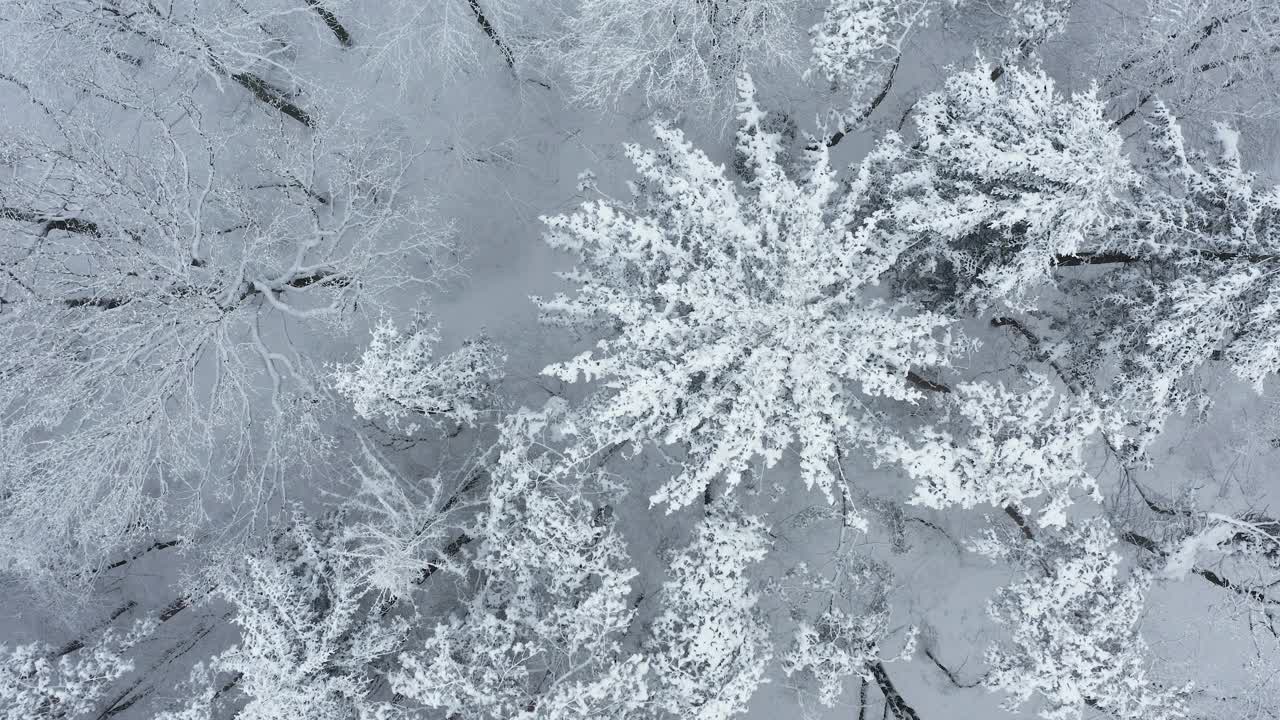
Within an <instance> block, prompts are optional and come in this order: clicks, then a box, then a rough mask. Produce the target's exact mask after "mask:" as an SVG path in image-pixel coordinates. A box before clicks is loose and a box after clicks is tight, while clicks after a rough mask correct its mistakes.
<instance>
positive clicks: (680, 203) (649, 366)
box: [540, 77, 949, 508]
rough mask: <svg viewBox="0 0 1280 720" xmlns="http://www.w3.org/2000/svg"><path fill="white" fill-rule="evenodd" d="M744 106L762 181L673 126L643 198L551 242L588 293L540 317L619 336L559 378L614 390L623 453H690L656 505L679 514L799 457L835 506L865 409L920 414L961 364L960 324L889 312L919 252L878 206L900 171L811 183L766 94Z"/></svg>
mask: <svg viewBox="0 0 1280 720" xmlns="http://www.w3.org/2000/svg"><path fill="white" fill-rule="evenodd" d="M740 91H741V101H740V103H739V114H740V119H741V128H740V129H739V131H738V151H739V154H740V156H741V157H743V158H744V159H745V165H746V167H747V168H748V169H749V170H750V173H749V174H750V176H751V178H752V179H751V180H750V181H749V182H745V183H739V182H736V181H735V180H734V179H732V178H730V177H728V176H726V174H725V170H724V168H723V167H722V166H720V165H717V164H715V163H714V162H712V161H711V159H710V158H708V157H707V156H706V155H705V154H703V153H702V152H700V151H698V150H696V149H694V148H693V147H692V146H691V145H690V144H689V142H688V141H686V140H685V139H684V137H683V135H682V134H681V133H680V132H679V131H677V130H673V129H671V128H668V127H666V126H662V125H659V126H657V127H656V128H655V130H654V134H655V136H656V137H657V139H658V143H659V145H658V147H657V148H655V149H648V148H643V147H639V146H628V148H627V153H628V155H629V156H630V158H631V160H632V162H633V163H634V164H635V166H636V168H637V170H638V171H639V173H640V175H641V178H642V181H641V182H640V183H639V184H638V190H639V193H640V195H639V197H637V198H636V199H635V200H634V201H633V202H623V201H619V200H615V199H612V198H609V197H604V198H603V199H600V200H597V201H593V202H588V203H585V204H584V205H583V206H582V207H581V208H579V209H578V210H577V211H576V212H574V213H572V214H569V215H562V216H558V217H553V218H548V219H547V220H546V222H547V224H548V226H549V227H550V233H549V236H548V242H550V243H551V245H552V246H554V247H556V248H559V249H562V250H567V251H570V252H573V253H575V254H576V255H577V257H578V259H579V261H580V264H579V265H578V267H577V268H575V269H574V270H573V271H572V272H570V273H568V274H566V277H567V278H568V279H569V280H571V281H572V282H574V283H575V284H576V285H577V286H578V288H577V291H576V293H574V294H573V295H557V296H556V297H554V298H552V299H547V300H542V301H540V305H541V308H542V310H543V313H544V316H545V317H546V319H548V320H550V321H553V322H562V323H574V324H581V325H589V324H592V323H599V324H600V325H603V326H604V327H605V328H606V329H607V330H608V331H609V334H608V335H607V336H606V337H605V338H604V339H602V340H601V341H600V342H599V343H598V347H597V349H596V350H594V351H591V352H587V353H584V354H582V355H580V356H578V357H576V358H574V359H572V360H569V361H567V362H563V363H559V364H557V365H553V366H551V367H549V368H547V370H546V371H545V372H547V373H549V374H552V375H555V376H556V377H559V378H561V379H564V380H569V381H573V380H577V379H578V378H579V377H583V378H586V379H587V380H594V379H599V380H600V381H601V389H600V391H599V392H600V400H599V402H598V403H597V410H596V411H595V412H594V413H593V416H592V418H591V424H592V426H593V428H594V430H595V431H596V432H597V433H598V434H599V435H600V436H602V437H603V438H605V441H606V442H641V441H646V440H649V441H654V442H658V443H665V444H677V443H679V444H684V445H686V446H687V448H688V459H687V461H686V463H685V466H684V468H683V471H682V472H681V473H680V474H679V476H677V477H675V478H673V479H672V480H671V481H670V482H668V483H666V484H664V485H663V486H662V488H661V489H660V490H659V491H658V493H657V494H655V495H654V496H653V499H654V500H655V501H665V502H668V503H670V505H671V506H672V508H676V507H680V506H683V505H687V504H689V503H690V502H692V501H693V500H694V499H695V498H697V497H699V496H700V495H701V493H702V491H703V489H704V488H705V487H707V485H708V484H709V483H711V482H712V481H713V479H715V478H717V477H721V476H723V477H725V478H726V479H727V481H728V483H729V485H730V486H733V485H735V484H737V482H738V481H739V479H740V478H741V476H742V475H743V473H745V472H746V471H747V470H748V467H749V465H750V463H751V462H752V461H753V460H755V459H763V461H764V463H765V465H766V466H772V465H773V464H775V463H777V462H778V461H779V460H780V459H781V458H782V457H783V454H784V453H785V452H786V451H787V450H788V449H790V448H791V447H792V446H798V449H799V454H800V466H801V475H802V477H803V479H804V481H805V482H806V483H807V484H808V485H810V486H812V485H815V484H816V485H817V486H819V487H820V488H821V489H822V490H823V492H824V493H826V495H827V496H828V498H834V497H836V496H837V495H839V494H840V493H842V492H843V490H842V489H840V488H838V487H837V486H836V485H837V482H836V478H835V476H834V474H833V473H832V471H831V463H832V462H834V461H835V460H836V459H837V455H838V451H837V448H838V447H839V445H840V443H841V442H843V441H845V440H846V438H848V437H849V436H850V433H851V432H852V429H853V427H854V423H855V422H856V421H854V420H853V419H852V416H853V414H854V412H855V410H856V403H857V402H858V399H859V398H860V397H864V396H872V397H876V396H878V397H885V398H891V399H896V400H907V401H911V400H916V399H918V398H920V397H921V396H922V393H921V391H920V390H918V389H916V388H914V387H913V386H912V385H911V384H909V383H908V377H909V375H910V374H911V373H912V372H913V369H915V368H922V367H926V366H931V365H937V364H942V363H945V362H946V359H947V354H948V350H949V344H948V338H949V336H948V335H947V333H946V332H945V330H944V328H945V326H946V324H947V321H946V319H945V318H944V317H942V316H940V315H937V314H934V313H928V312H920V313H911V312H908V311H907V310H906V309H905V308H903V307H901V306H899V305H897V304H895V303H891V302H886V301H884V300H882V299H879V298H878V297H876V295H875V291H874V288H875V286H876V285H877V284H878V283H879V280H880V277H881V275H883V274H884V273H885V272H887V271H888V270H889V269H890V268H891V267H892V266H893V265H894V263H895V261H896V260H897V258H898V256H899V254H900V253H901V252H902V251H903V250H904V249H905V248H906V246H907V244H908V243H909V242H910V240H909V239H907V238H905V237H904V236H902V235H901V234H899V233H895V232H892V231H891V230H889V229H886V227H885V223H886V215H887V210H886V209H874V208H872V209H869V208H868V207H867V206H868V205H871V204H872V200H873V199H874V198H875V197H876V195H877V193H876V190H875V189H874V188H872V187H869V179H868V178H869V174H870V166H871V165H872V164H873V163H876V162H883V158H881V157H879V156H877V157H873V158H871V159H869V160H868V161H867V163H865V164H863V165H861V166H858V167H856V168H854V169H853V173H852V174H853V177H852V178H850V179H849V181H848V182H847V183H846V182H843V181H842V180H841V179H840V178H839V176H838V175H837V173H836V172H835V171H834V170H832V168H831V167H830V166H829V165H828V162H827V155H826V151H825V149H819V150H816V151H813V152H812V153H811V154H810V155H809V156H808V157H807V158H806V159H805V162H804V168H803V170H802V171H801V172H800V173H799V177H794V176H792V175H790V174H788V173H787V171H786V170H785V169H784V162H785V158H784V150H783V148H782V147H781V143H780V142H779V138H778V136H777V135H776V134H772V133H769V132H766V131H765V130H764V129H763V128H762V127H761V121H762V120H763V118H764V117H765V113H763V112H762V111H761V110H760V109H759V108H758V107H757V106H756V103H755V100H754V96H753V86H752V84H751V81H750V79H749V78H745V77H744V78H743V79H742V80H741V84H740ZM912 377H915V378H916V379H917V380H918V379H919V378H918V376H912Z"/></svg>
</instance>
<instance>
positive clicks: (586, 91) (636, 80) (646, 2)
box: [553, 0, 812, 112]
mask: <svg viewBox="0 0 1280 720" xmlns="http://www.w3.org/2000/svg"><path fill="white" fill-rule="evenodd" d="M811 4H812V2H811V0H802V1H801V2H796V0H576V2H575V3H574V4H573V9H572V10H571V11H570V13H569V15H568V17H567V18H566V19H565V21H564V23H563V29H562V31H561V37H560V38H559V39H558V41H557V42H556V44H555V46H554V49H553V52H554V53H555V55H556V57H557V58H558V59H559V62H560V63H561V64H562V65H563V67H564V72H565V74H566V75H567V76H568V78H569V80H570V81H571V83H572V85H573V90H574V93H575V97H576V98H577V99H578V101H579V102H583V103H588V104H591V105H596V106H599V105H614V104H617V103H618V102H619V101H620V100H621V99H622V98H623V97H624V96H625V95H626V94H628V93H632V92H635V93H638V94H639V95H640V96H641V97H642V98H643V99H644V100H645V101H647V103H648V104H650V105H651V106H654V107H657V108H661V109H665V110H689V109H691V108H697V109H701V110H703V111H712V112H714V111H718V110H722V109H724V108H726V107H727V106H728V105H729V104H730V103H731V102H732V99H733V97H734V92H735V84H734V83H735V80H736V78H737V77H738V76H739V75H741V74H742V73H744V72H751V73H754V74H756V75H765V74H768V73H770V72H780V73H788V74H790V75H792V76H798V75H799V74H800V72H801V69H802V65H803V56H802V50H803V44H802V41H801V39H802V37H803V34H804V32H803V29H802V27H801V26H800V24H799V23H800V22H801V13H802V12H803V10H804V9H805V8H806V7H807V6H809V5H811Z"/></svg>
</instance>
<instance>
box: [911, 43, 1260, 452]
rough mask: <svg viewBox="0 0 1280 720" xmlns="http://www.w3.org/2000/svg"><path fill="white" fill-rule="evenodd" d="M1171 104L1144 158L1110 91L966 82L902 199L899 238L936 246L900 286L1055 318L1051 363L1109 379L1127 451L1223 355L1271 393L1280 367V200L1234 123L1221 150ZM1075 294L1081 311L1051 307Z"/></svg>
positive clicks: (1085, 380)
mask: <svg viewBox="0 0 1280 720" xmlns="http://www.w3.org/2000/svg"><path fill="white" fill-rule="evenodd" d="M1153 107H1154V110H1155V113H1154V117H1153V119H1152V121H1151V127H1150V137H1149V142H1148V143H1147V144H1146V146H1145V147H1143V148H1141V149H1140V151H1139V152H1138V153H1136V158H1137V159H1136V160H1135V159H1134V157H1135V156H1134V155H1131V154H1130V153H1128V152H1126V150H1125V147H1124V141H1123V138H1122V136H1121V135H1120V133H1119V132H1118V131H1117V130H1116V128H1115V126H1114V123H1112V122H1111V121H1110V120H1108V119H1107V117H1106V114H1105V110H1104V106H1103V104H1102V103H1101V102H1100V101H1099V100H1098V98H1097V96H1096V94H1094V93H1092V92H1090V93H1086V94H1083V95H1075V96H1072V97H1070V98H1067V97H1064V96H1062V95H1061V94H1059V93H1057V92H1056V91H1055V89H1054V87H1053V83H1052V81H1050V80H1049V79H1048V77H1047V76H1046V75H1045V74H1044V73H1043V71H1041V70H1038V69H1035V68H1032V69H1024V68H1018V67H1007V68H1005V69H1004V71H1003V72H1002V73H1001V74H1000V75H999V76H998V77H993V75H992V73H991V72H989V69H988V67H981V66H980V67H978V68H975V69H973V70H969V71H964V72H961V73H958V74H957V75H955V76H953V77H952V78H951V79H949V80H948V82H947V85H946V88H945V89H944V90H943V91H942V92H939V93H936V94H934V95H931V96H929V97H928V98H926V99H925V100H923V101H921V103H920V104H919V106H918V111H917V116H916V121H917V133H918V136H919V137H918V139H917V140H916V141H915V142H914V143H913V144H912V146H911V147H910V148H902V152H901V155H900V157H901V158H903V162H902V163H901V164H900V165H898V166H897V167H896V168H895V169H894V170H893V171H892V172H894V173H895V176H894V178H893V179H892V181H891V182H892V185H891V190H889V191H888V192H887V193H886V202H890V203H892V206H893V218H894V222H895V223H896V225H897V227H898V228H899V230H900V231H901V232H905V233H909V234H911V235H914V236H917V237H919V238H921V240H922V242H920V243H918V244H916V245H914V246H913V247H912V249H911V250H910V251H909V252H908V253H907V254H906V255H905V256H904V258H903V262H901V263H900V264H899V265H898V267H897V269H896V271H897V273H898V278H899V282H898V289H899V290H900V291H901V292H903V293H904V294H905V295H906V296H907V297H910V298H913V299H914V300H915V301H917V302H919V303H922V304H924V305H926V306H928V307H941V308H943V309H945V310H948V311H951V312H954V313H959V312H962V311H964V310H969V311H982V310H986V309H989V308H992V307H994V306H997V305H1005V306H1008V307H1013V308H1015V309H1021V310H1024V311H1029V312H1030V313H1031V314H1032V315H1040V316H1048V317H1049V318H1050V319H1051V322H1050V323H1049V326H1050V330H1051V332H1052V334H1051V336H1048V337H1045V338H1043V341H1044V342H1043V343H1040V341H1039V340H1036V341H1035V342H1036V343H1038V344H1040V350H1039V351H1037V354H1040V355H1043V353H1044V352H1050V351H1051V353H1052V354H1055V355H1057V356H1058V357H1061V358H1064V360H1063V361H1062V362H1055V363H1053V364H1054V365H1055V366H1056V367H1055V369H1056V370H1059V371H1060V372H1062V373H1065V374H1066V376H1065V377H1063V378H1062V379H1063V380H1064V381H1066V382H1067V383H1068V384H1082V385H1084V386H1085V387H1086V388H1087V387H1088V386H1089V385H1091V384H1093V383H1095V382H1105V383H1106V384H1105V385H1103V387H1101V388H1100V390H1099V392H1098V393H1097V395H1098V396H1105V397H1107V398H1108V401H1109V402H1110V403H1112V404H1113V406H1115V407H1116V408H1118V409H1119V410H1120V411H1122V412H1123V413H1126V414H1127V420H1128V421H1129V423H1130V425H1131V428H1132V429H1130V430H1126V431H1125V433H1124V434H1125V435H1127V436H1128V437H1127V438H1119V437H1113V438H1112V442H1113V444H1115V445H1116V446H1117V447H1123V448H1126V453H1127V454H1129V453H1134V452H1137V451H1140V450H1141V449H1142V448H1143V447H1145V446H1146V445H1147V444H1148V443H1149V441H1150V440H1151V438H1152V437H1153V436H1154V434H1155V433H1156V432H1158V430H1159V428H1160V427H1161V426H1162V424H1163V422H1164V419H1165V418H1166V417H1167V416H1168V415H1169V414H1170V413H1173V412H1180V411H1185V410H1186V409H1188V408H1189V407H1190V406H1192V404H1193V403H1195V402H1197V397H1196V396H1195V394H1194V393H1192V392H1191V391H1190V390H1189V385H1190V384H1191V383H1190V382H1189V380H1190V378H1192V376H1193V375H1194V374H1195V373H1196V372H1197V371H1198V370H1199V369H1200V368H1202V367H1203V366H1204V365H1205V364H1206V363H1207V362H1209V361H1210V360H1212V359H1222V360H1226V361H1228V362H1230V363H1231V364H1232V367H1233V369H1234V370H1235V372H1236V373H1237V374H1238V375H1239V376H1240V377H1241V378H1242V379H1244V380H1248V381H1250V382H1252V383H1254V384H1255V385H1259V384H1260V383H1261V382H1262V380H1263V379H1264V378H1266V377H1267V376H1268V375H1269V374H1270V373H1272V372H1274V371H1275V369H1276V368H1277V367H1280V341H1277V337H1278V336H1277V328H1280V324H1278V323H1277V322H1276V319H1277V318H1276V308H1277V307H1280V304H1278V301H1277V300H1276V298H1277V297H1280V295H1277V294H1276V292H1277V291H1276V290H1275V289H1274V283H1273V282H1272V277H1273V272H1272V268H1273V265H1274V264H1275V262H1276V258H1277V257H1280V252H1277V249H1278V248H1277V246H1278V245H1280V243H1278V242H1277V234H1276V229H1275V228H1276V227H1277V221H1276V218H1277V208H1280V192H1278V191H1276V190H1275V189H1261V188H1259V187H1257V185H1258V183H1257V180H1256V178H1255V176H1254V175H1253V174H1252V173H1249V172H1247V171H1245V170H1244V169H1243V168H1242V164H1241V159H1240V151H1239V138H1238V135H1237V133H1235V132H1234V131H1232V130H1231V129H1229V128H1227V127H1226V126H1221V125H1219V126H1218V127H1217V128H1216V134H1217V140H1218V144H1219V147H1220V151H1219V153H1217V154H1216V155H1215V156H1213V157H1206V154H1205V153H1203V152H1198V151H1196V150H1194V149H1192V148H1190V147H1188V143H1187V141H1186V140H1185V138H1184V136H1183V134H1182V131H1181V128H1180V127H1179V125H1178V123H1177V122H1176V120H1175V119H1174V118H1173V116H1172V115H1171V114H1170V113H1169V111H1168V110H1167V108H1165V107H1164V106H1163V105H1162V104H1160V103H1156V104H1155V105H1154V106H1153ZM887 142H888V143H889V144H890V145H891V146H893V147H895V148H896V147H899V145H898V143H899V142H900V141H899V140H898V139H897V138H896V137H890V138H889V140H888V141H887ZM1075 268H1089V273H1090V274H1087V275H1085V274H1083V273H1080V272H1079V271H1076V270H1074V269H1075ZM1073 273H1074V274H1073ZM1064 295H1065V299H1060V300H1058V301H1057V302H1058V304H1060V305H1061V306H1063V307H1070V308H1072V310H1071V311H1070V312H1067V313H1055V312H1053V310H1052V309H1050V308H1048V307H1044V308H1036V303H1037V300H1038V299H1041V298H1043V297H1048V296H1053V297H1056V298H1064ZM1015 325H1016V322H1015V323H1013V324H1009V326H1010V327H1014V326H1015ZM1042 359H1043V358H1042ZM1117 369H1118V370H1119V372H1118V373H1117V372H1116V370H1117ZM1104 378H1110V379H1108V380H1104Z"/></svg>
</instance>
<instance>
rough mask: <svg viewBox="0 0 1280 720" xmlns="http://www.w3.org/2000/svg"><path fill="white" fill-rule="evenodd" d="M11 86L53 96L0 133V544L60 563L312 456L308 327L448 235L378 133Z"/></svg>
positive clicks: (399, 276) (356, 304)
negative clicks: (213, 118) (217, 116)
mask: <svg viewBox="0 0 1280 720" xmlns="http://www.w3.org/2000/svg"><path fill="white" fill-rule="evenodd" d="M133 89H134V90H137V87H136V86H133ZM29 91H30V100H31V101H32V102H33V103H37V104H41V103H43V104H45V105H47V106H48V107H50V108H59V109H58V110H50V112H49V113H48V114H46V113H43V112H35V113H29V114H28V115H29V117H30V123H29V125H28V126H18V127H16V128H15V129H14V130H13V131H12V132H9V133H6V135H5V138H4V140H3V141H0V143H2V144H3V148H4V149H3V151H0V158H3V162H4V163H5V172H4V179H3V181H0V233H2V234H0V262H2V263H3V265H4V268H5V272H4V273H3V274H0V298H2V299H3V301H2V302H0V308H2V310H0V316H2V317H3V322H0V378H3V382H0V412H3V417H4V418H5V420H4V425H5V431H4V433H3V436H2V437H0V443H2V444H3V446H4V447H3V450H0V456H3V457H5V459H6V468H5V469H4V471H0V485H2V492H3V494H4V495H5V496H6V498H7V499H6V502H5V504H4V508H3V509H0V528H2V529H0V533H3V537H4V538H5V541H4V543H3V546H4V549H3V551H0V554H2V555H3V561H2V562H3V564H4V566H5V567H6V568H9V569H13V570H17V571H19V572H21V573H23V574H27V575H33V576H39V575H47V574H49V573H50V572H53V573H54V574H58V573H59V571H58V570H57V569H58V568H60V567H62V568H65V570H66V572H65V573H62V574H61V578H60V580H59V583H58V584H65V581H67V580H68V578H70V577H71V576H73V575H75V574H76V573H80V575H79V577H80V578H81V579H82V580H88V579H91V578H92V574H91V573H83V572H82V571H83V570H85V569H92V568H93V567H94V565H95V564H96V563H97V562H98V561H99V560H100V559H102V558H103V557H104V556H105V554H107V553H110V552H111V551H112V550H114V549H115V548H117V547H118V546H119V544H120V543H121V542H122V540H123V536H124V535H125V534H126V533H128V532H130V528H135V529H136V528H141V527H143V526H144V525H145V524H146V523H148V522H153V521H154V520H155V519H156V516H157V514H158V513H160V512H161V511H174V512H179V513H192V512H194V514H195V518H196V520H197V521H199V516H200V511H201V508H200V507H199V504H200V503H205V502H209V503H222V502H227V501H231V500H234V499H235V498H237V497H241V496H243V494H244V493H243V489H244V488H251V489H252V493H253V495H254V496H255V498H258V497H269V496H270V495H271V494H272V492H273V490H274V489H275V488H276V487H277V486H278V484H279V483H280V482H282V481H283V479H284V478H283V473H284V471H285V470H286V469H287V468H289V467H293V466H295V464H297V463H314V462H317V461H319V460H321V459H322V457H323V451H324V447H325V440H324V437H323V433H322V432H321V429H320V427H319V424H320V423H321V422H322V420H323V418H324V417H325V412H326V408H327V407H328V403H327V400H326V399H325V392H324V388H323V386H322V385H321V384H319V383H316V382H315V381H314V379H313V376H315V375H317V374H318V373H317V368H314V367H312V366H311V363H310V362H309V360H308V358H307V350H308V347H309V346H308V341H314V340H315V339H316V338H324V337H327V336H332V334H333V333H335V332H340V331H341V330H342V328H343V327H344V326H345V324H346V323H347V321H348V320H349V319H350V318H351V317H352V316H353V315H354V314H355V313H363V312H366V311H370V312H373V313H377V311H378V310H377V308H378V307H379V306H380V304H381V302H382V300H383V299H384V298H385V297H386V293H388V292H392V291H397V290H398V289H402V288H410V287H422V286H423V285H424V284H430V283H431V282H432V281H433V279H434V278H436V277H439V275H438V274H437V270H436V269H435V268H433V266H432V265H431V264H430V259H431V257H432V253H433V252H435V251H436V250H438V249H440V248H442V247H444V246H445V245H446V244H447V243H448V241H449V237H450V234H449V230H448V228H447V226H444V225H442V224H439V223H436V222H435V221H434V220H433V219H432V216H431V214H430V212H429V210H428V208H427V207H425V205H424V204H423V203H422V202H420V201H418V200H416V199H412V198H410V197H406V196H404V195H402V194H401V192H402V190H404V188H405V187H406V185H407V177H408V174H409V173H410V172H411V168H412V167H413V166H414V162H415V157H416V154H415V153H413V152H409V151H407V150H405V149H404V148H402V147H398V146H397V145H396V144H395V143H394V142H392V139H391V138H386V137H371V138H368V139H366V140H359V141H357V140H355V139H353V138H351V136H350V134H349V130H350V128H348V127H345V126H343V125H339V124H336V122H335V123H333V124H331V126H330V127H329V128H326V129H325V130H323V131H320V132H317V133H315V134H311V135H309V136H299V135H295V134H293V133H292V131H291V129H286V128H282V127H281V125H280V122H279V121H278V120H267V121H257V122H245V123H235V124H234V125H237V126H236V127H221V126H217V125H215V124H214V123H206V122H205V121H204V119H203V118H204V115H203V114H202V113H201V111H200V108H199V107H198V106H196V105H195V104H194V98H191V97H186V96H184V95H182V94H181V93H179V94H178V95H177V96H176V97H169V96H163V95H162V96H160V97H159V98H147V97H143V98H139V101H140V102H141V101H143V100H145V101H146V104H143V105H141V106H138V107H136V108H135V107H134V106H132V105H129V106H127V107H126V108H124V109H121V108H119V107H116V106H115V105H112V104H111V103H108V102H106V101H100V100H98V99H96V98H93V97H90V98H88V99H86V100H84V101H83V102H77V103H65V101H64V99H62V96H61V91H60V90H58V89H57V88H54V89H53V90H49V91H48V92H45V90H44V89H43V87H38V86H35V85H32V86H30V87H29ZM170 100H172V101H173V102H174V103H175V104H176V107H177V108H179V109H178V110H175V111H174V112H175V116H174V117H172V118H171V117H168V116H167V115H166V114H165V113H164V112H162V111H161V109H160V108H161V107H162V106H163V105H164V103H166V102H168V101H170ZM64 107H65V108H66V109H65V110H63V109H62V108H64ZM94 108H96V109H98V110H99V111H101V112H103V113H105V114H106V116H108V117H116V116H118V115H121V114H123V115H125V116H127V118H128V120H129V122H131V123H132V125H131V126H130V127H129V130H128V131H127V132H121V133H112V132H110V128H111V126H110V123H107V122H102V123H101V124H98V119H97V118H98V116H96V115H94V114H93V109H94ZM178 489H182V490H183V491H185V492H184V493H183V494H185V495H186V496H187V497H188V498H189V499H191V500H194V501H196V503H195V504H191V503H189V504H188V505H187V506H185V507H176V506H167V503H168V502H169V500H170V499H171V498H172V497H173V496H174V495H175V494H176V491H177V490H178ZM260 493H261V495H260ZM254 502H255V509H256V510H267V509H268V507H266V506H265V505H260V504H258V503H259V500H258V499H255V501H254ZM188 519H191V518H190V516H188V517H187V518H184V521H185V520H188Z"/></svg>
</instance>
